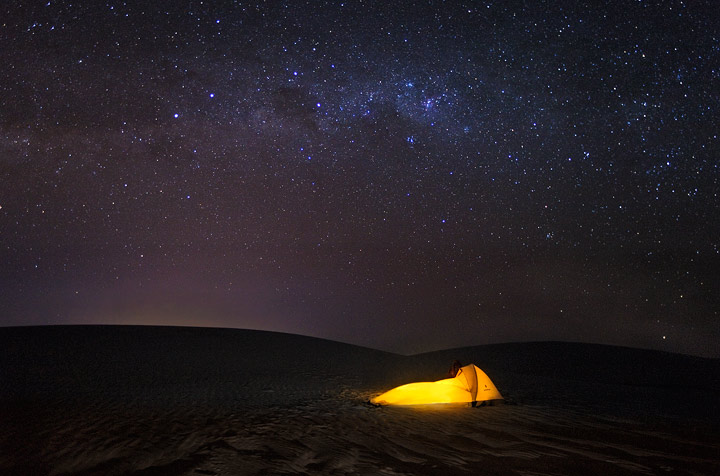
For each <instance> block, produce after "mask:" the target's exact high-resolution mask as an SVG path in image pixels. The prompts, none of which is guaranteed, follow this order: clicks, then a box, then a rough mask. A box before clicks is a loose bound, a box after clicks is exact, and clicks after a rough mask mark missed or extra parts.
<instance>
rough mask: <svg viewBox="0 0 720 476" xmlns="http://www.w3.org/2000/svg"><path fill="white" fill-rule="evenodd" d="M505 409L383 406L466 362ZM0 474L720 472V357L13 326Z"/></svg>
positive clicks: (2, 339)
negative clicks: (401, 348) (383, 399)
mask: <svg viewBox="0 0 720 476" xmlns="http://www.w3.org/2000/svg"><path fill="white" fill-rule="evenodd" d="M455 358H457V359H460V360H461V361H463V362H467V363H470V362H473V363H475V364H476V365H478V366H479V367H480V368H482V369H483V370H484V371H485V372H486V373H487V374H488V375H489V376H490V378H491V379H492V380H493V382H494V383H495V385H496V386H497V387H498V389H499V390H500V392H501V393H502V394H503V395H504V396H505V397H506V399H507V403H506V404H499V405H494V406H485V407H479V408H472V407H468V406H447V405H434V406H418V407H375V406H372V405H369V404H368V403H367V401H368V400H369V399H370V397H372V396H374V395H377V394H379V393H382V392H383V391H385V390H387V389H389V388H391V387H394V386H396V385H400V384H403V383H408V382H412V381H423V380H437V379H440V378H444V376H445V372H446V370H447V367H449V365H450V363H451V362H452V360H453V359H455ZM0 379H1V385H0V474H2V475H14V474H18V475H20V474H22V475H34V474H42V475H70V474H72V475H119V474H132V475H245V474H387V475H399V474H462V475H468V474H518V475H565V474H598V475H600V474H603V475H605V474H701V475H717V474H720V362H718V361H717V360H708V359H700V358H694V357H688V356H681V355H672V354H666V353H660V352H655V351H642V350H634V349H625V348H616V347H607V346H597V345H584V344H563V343H534V344H507V345H493V346H481V347H473V348H466V349H455V350H452V351H442V352H435V353H430V354H422V355H417V356H412V357H404V356H398V355H394V354H389V353H384V352H380V351H374V350H370V349H365V348H361V347H355V346H351V345H347V344H340V343H336V342H331V341H326V340H321V339H314V338H308V337H300V336H293V335H287V334H277V333H268V332H260V331H246V330H227V329H225V330H223V329H199V328H159V327H111V326H96V327H85V326H77V327H37V328H5V329H0Z"/></svg>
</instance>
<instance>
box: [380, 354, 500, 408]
mask: <svg viewBox="0 0 720 476" xmlns="http://www.w3.org/2000/svg"><path fill="white" fill-rule="evenodd" d="M502 399H503V397H502V395H500V392H499V391H498V389H497V388H496V387H495V384H493V383H492V381H491V380H490V377H488V376H487V374H485V372H483V371H482V370H480V369H479V368H477V367H476V366H475V365H473V364H470V365H466V366H465V367H462V368H461V369H460V371H459V372H458V373H457V375H456V376H455V377H454V378H446V379H443V380H438V381H437V382H415V383H408V384H406V385H401V386H399V387H396V388H393V389H392V390H389V391H387V392H385V393H383V394H382V395H379V396H377V397H375V398H373V399H371V400H370V401H371V402H372V403H374V404H376V405H423V404H432V403H473V402H484V401H488V400H502Z"/></svg>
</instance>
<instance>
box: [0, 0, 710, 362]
mask: <svg viewBox="0 0 720 476" xmlns="http://www.w3.org/2000/svg"><path fill="white" fill-rule="evenodd" d="M0 13H1V14H2V20H0V22H1V25H0V26H1V28H0V62H1V64H2V67H0V108H1V109H0V133H1V135H0V153H1V154H2V155H1V157H0V180H1V181H2V182H1V184H2V185H1V186H0V206H1V207H2V208H1V209H0V221H1V228H2V231H1V233H2V234H1V235H0V245H1V246H0V259H1V260H2V262H3V263H4V264H3V266H2V269H1V270H0V284H1V286H0V324H2V325H25V324H33V325H34V324H65V323H127V324H173V325H201V326H221V327H250V328H261V329H270V330H278V331H285V332H296V333H302V334H309V335H314V336H319V337H326V338H332V339H337V340H342V341H347V342H352V343H356V344H361V345H367V346H371V347H376V348H382V349H387V350H392V351H398V352H419V351H425V350H433V349H437V348H443V347H454V346H461V345H474V344H483V343H492V342H505V341H517V340H577V341H589V342H601V343H609V344H620V345H628V346H638V347H649V348H658V349H664V350H670V351H679V352H685V353H692V354H698V355H706V356H714V357H720V350H718V349H719V347H718V346H717V342H718V341H720V297H719V296H720V274H719V272H718V269H720V238H718V237H719V236H720V206H719V205H720V198H719V196H718V193H719V192H720V183H719V178H720V166H719V165H718V164H719V162H720V161H719V160H718V157H719V156H720V154H719V153H720V140H719V139H718V133H719V131H720V127H719V126H720V121H719V120H718V117H720V10H718V8H717V5H715V2H712V1H706V2H703V1H693V2H681V1H664V2H653V1H633V2H631V1H618V2H606V4H604V5H600V4H599V3H598V2H587V3H584V2H574V1H572V2H570V1H568V2H554V1H546V2H522V1H515V0H510V1H502V2H440V1H425V2H383V1H365V2H359V1H358V2H352V1H348V2H344V3H343V2H319V1H318V2H314V1H311V2H239V1H233V2H231V1H226V2H210V1H205V2H183V1H167V2H121V1H117V2H112V1H110V2H100V1H98V2H60V1H50V2H40V3H35V2H27V4H26V5H18V4H17V3H15V2H12V4H11V5H4V6H2V7H0Z"/></svg>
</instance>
